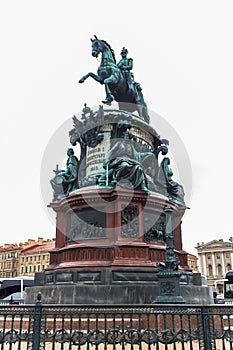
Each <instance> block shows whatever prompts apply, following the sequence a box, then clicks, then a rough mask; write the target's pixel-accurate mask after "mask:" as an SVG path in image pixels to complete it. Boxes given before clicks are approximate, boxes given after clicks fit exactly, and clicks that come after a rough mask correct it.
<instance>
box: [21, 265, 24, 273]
mask: <svg viewBox="0 0 233 350" xmlns="http://www.w3.org/2000/svg"><path fill="white" fill-rule="evenodd" d="M23 270H24V269H23V266H21V275H22V274H23Z"/></svg>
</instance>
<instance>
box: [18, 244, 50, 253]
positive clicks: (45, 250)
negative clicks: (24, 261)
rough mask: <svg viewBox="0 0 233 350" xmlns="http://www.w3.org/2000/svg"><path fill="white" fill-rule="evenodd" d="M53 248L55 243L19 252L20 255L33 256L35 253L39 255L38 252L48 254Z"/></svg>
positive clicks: (35, 246) (37, 245)
mask: <svg viewBox="0 0 233 350" xmlns="http://www.w3.org/2000/svg"><path fill="white" fill-rule="evenodd" d="M54 246H55V243H54V242H53V243H51V244H43V245H39V244H36V245H33V246H31V247H28V248H25V249H23V250H21V254H35V253H40V252H44V253H46V252H49V251H50V250H51V249H53V248H54Z"/></svg>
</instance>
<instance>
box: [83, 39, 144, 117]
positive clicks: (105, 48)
mask: <svg viewBox="0 0 233 350" xmlns="http://www.w3.org/2000/svg"><path fill="white" fill-rule="evenodd" d="M91 41H92V56H93V57H96V58H97V57H98V56H99V54H100V53H101V54H102V55H101V56H102V57H101V64H100V66H99V68H98V71H97V73H98V75H96V74H94V73H92V72H89V73H87V74H86V75H84V76H83V77H82V78H81V79H80V80H79V83H84V81H85V80H86V79H87V78H89V77H91V78H93V79H94V80H96V81H97V82H98V83H100V84H104V85H105V91H106V99H105V100H104V101H102V102H103V103H105V104H107V105H111V102H112V101H114V100H115V101H117V102H118V105H119V109H123V110H127V111H128V112H134V111H138V114H139V116H140V117H141V118H142V119H143V120H144V121H146V122H147V123H149V120H150V118H149V115H148V110H147V105H146V103H145V101H144V98H143V94H142V91H141V90H142V89H141V87H140V85H139V84H138V83H136V82H134V81H133V77H132V74H131V73H130V74H131V79H132V83H131V86H129V84H128V81H127V80H128V79H127V76H126V75H125V74H124V72H123V70H122V69H120V68H119V67H118V65H117V64H116V59H115V54H114V51H113V50H112V48H111V46H110V45H109V44H108V43H107V42H106V41H105V40H99V39H98V38H97V37H96V35H95V36H94V39H91ZM132 86H133V89H132Z"/></svg>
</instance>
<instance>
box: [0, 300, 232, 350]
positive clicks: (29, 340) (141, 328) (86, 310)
mask: <svg viewBox="0 0 233 350" xmlns="http://www.w3.org/2000/svg"><path fill="white" fill-rule="evenodd" d="M232 314H233V307H232V306H229V307H227V308H226V307H223V306H222V305H220V306H216V305H209V306H200V305H196V306H190V305H189V306H185V305H183V304H182V305H170V306H167V305H160V306H158V305H156V306H155V305H137V306H130V305H127V306H119V305H105V306H101V305H98V306H96V305H95V306H93V305H92V306H89V307H86V306H82V305H74V306H68V305H43V304H42V303H41V301H39V302H38V301H37V303H36V304H35V305H28V306H25V305H19V306H11V305H8V306H4V307H2V308H0V347H1V350H5V349H10V350H14V349H23V350H25V349H26V350H27V349H28V350H29V349H33V350H42V349H45V350H46V349H48V350H49V349H53V350H58V349H61V350H66V349H69V350H70V349H77V350H86V349H91V348H92V347H93V348H95V349H100V350H104V349H112V350H118V349H119V350H121V349H122V350H127V349H138V350H146V349H148V350H160V349H166V350H179V349H182V350H186V349H187V350H188V349H190V350H191V349H192V350H193V349H195V350H196V349H197V350H199V349H205V350H215V349H223V350H227V349H231V348H233V319H232Z"/></svg>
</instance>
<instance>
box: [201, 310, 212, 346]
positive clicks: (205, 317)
mask: <svg viewBox="0 0 233 350" xmlns="http://www.w3.org/2000/svg"><path fill="white" fill-rule="evenodd" d="M208 311H209V309H208V307H207V306H202V325H203V340H204V349H205V350H212V339H211V330H210V327H211V325H210V316H209V312H208Z"/></svg>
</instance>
